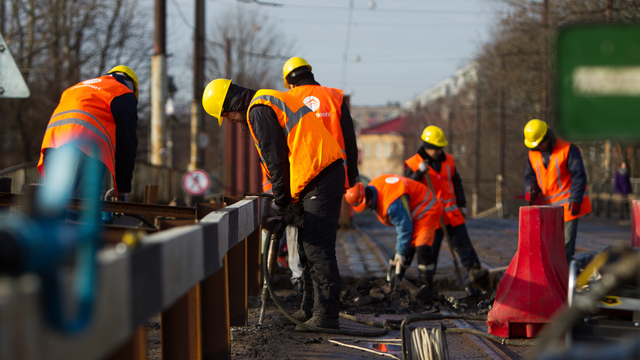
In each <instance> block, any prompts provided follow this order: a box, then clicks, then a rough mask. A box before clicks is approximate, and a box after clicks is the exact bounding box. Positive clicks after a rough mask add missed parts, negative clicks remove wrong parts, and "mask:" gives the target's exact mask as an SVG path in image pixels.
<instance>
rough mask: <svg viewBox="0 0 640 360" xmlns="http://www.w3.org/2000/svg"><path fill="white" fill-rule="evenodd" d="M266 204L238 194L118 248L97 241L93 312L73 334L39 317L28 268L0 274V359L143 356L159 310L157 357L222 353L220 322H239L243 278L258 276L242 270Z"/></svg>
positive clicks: (243, 309)
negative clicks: (14, 274) (19, 273)
mask: <svg viewBox="0 0 640 360" xmlns="http://www.w3.org/2000/svg"><path fill="white" fill-rule="evenodd" d="M267 211H268V201H266V200H265V199H264V198H258V197H247V198H245V199H244V200H240V201H238V202H237V203H234V204H232V205H230V206H227V207H224V208H222V209H219V210H215V211H212V212H210V213H208V214H207V215H206V216H204V217H203V218H202V219H201V220H200V221H199V222H198V223H193V222H194V220H173V221H175V222H176V225H178V224H177V222H182V224H184V223H187V222H189V221H190V222H191V223H192V224H191V225H183V226H177V227H174V228H170V229H167V230H162V231H159V232H155V233H153V234H149V235H147V236H144V237H142V238H141V239H140V244H139V245H138V246H137V247H136V248H134V249H129V250H127V251H126V252H124V253H122V252H117V251H116V250H115V248H114V247H112V246H109V247H105V248H103V249H101V250H100V251H99V253H98V255H97V271H98V278H97V283H98V285H97V295H96V299H95V311H94V313H93V315H92V318H91V322H90V324H89V325H88V327H87V328H86V331H84V332H82V333H80V334H77V335H69V334H65V333H62V332H59V331H56V330H54V329H52V328H51V327H50V326H48V325H47V324H46V323H45V322H44V320H43V313H42V310H41V301H42V300H41V297H40V295H39V284H38V282H39V280H38V279H37V277H36V276H34V275H24V276H21V277H18V278H11V277H5V278H0V359H2V360H14V359H16V360H17V359H21V360H30V359H46V360H48V359H60V360H62V359H64V360H74V359H78V360H103V359H109V360H110V359H114V360H115V359H119V360H122V359H140V360H142V359H146V347H147V343H146V322H147V320H148V319H149V318H150V317H151V316H153V315H155V314H157V313H159V312H161V316H162V353H163V354H162V357H163V359H165V360H172V359H194V358H230V357H231V352H230V351H231V345H230V326H231V325H233V323H234V322H235V323H239V324H243V323H244V324H246V319H247V292H248V286H249V285H248V284H251V282H255V281H256V280H257V278H258V277H257V275H256V274H254V273H252V272H251V270H247V269H249V268H250V263H254V262H258V261H259V250H258V251H254V252H252V253H251V252H250V250H249V249H251V250H256V249H259V244H260V242H259V238H260V236H259V235H260V229H261V226H260V225H261V220H262V217H263V216H264V215H265V214H267ZM254 248H255V249H254ZM248 254H250V255H248ZM249 292H250V291H249Z"/></svg>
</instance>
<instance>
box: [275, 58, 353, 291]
mask: <svg viewBox="0 0 640 360" xmlns="http://www.w3.org/2000/svg"><path fill="white" fill-rule="evenodd" d="M282 78H283V81H284V86H285V87H286V88H287V89H290V90H288V91H287V94H291V95H293V96H295V97H297V98H298V99H300V100H302V102H304V104H305V105H307V107H308V108H310V109H311V110H312V111H313V112H314V113H315V114H316V116H317V117H318V119H320V120H321V121H322V123H323V124H324V126H325V127H326V128H327V130H329V132H330V133H331V135H332V136H333V138H334V139H336V141H337V142H338V144H339V145H340V148H341V149H342V153H343V155H344V156H345V162H344V166H345V173H346V175H347V176H346V177H345V183H344V187H345V191H346V190H347V189H348V188H350V187H352V186H354V185H355V184H356V182H357V181H358V145H357V144H356V133H355V129H354V126H353V119H351V112H350V111H349V106H348V105H347V103H346V101H345V99H344V97H343V94H342V90H340V89H334V88H329V87H325V86H321V85H320V84H319V83H318V82H317V81H316V80H315V78H314V75H313V72H312V71H311V65H309V63H308V62H307V61H306V60H305V59H303V58H301V57H292V58H290V59H289V60H287V62H285V64H284V66H283V67H282ZM295 235H296V230H295V229H292V228H290V227H287V248H288V253H289V257H288V259H289V269H290V270H291V282H292V283H293V286H294V289H296V288H298V287H299V286H300V281H301V275H302V266H301V265H300V257H299V254H296V251H297V250H296V249H298V240H297V237H296V236H295Z"/></svg>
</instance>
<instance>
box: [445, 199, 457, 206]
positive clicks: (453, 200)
mask: <svg viewBox="0 0 640 360" xmlns="http://www.w3.org/2000/svg"><path fill="white" fill-rule="evenodd" d="M455 202H456V199H447V200H442V203H443V204H444V205H447V204H450V203H455Z"/></svg>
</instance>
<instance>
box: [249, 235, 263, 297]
mask: <svg viewBox="0 0 640 360" xmlns="http://www.w3.org/2000/svg"><path fill="white" fill-rule="evenodd" d="M260 245H262V226H258V228H257V229H255V230H254V231H253V232H252V233H251V235H249V237H247V295H251V296H259V295H260V290H261V286H262V284H261V282H262V264H261V261H262V258H261V257H260Z"/></svg>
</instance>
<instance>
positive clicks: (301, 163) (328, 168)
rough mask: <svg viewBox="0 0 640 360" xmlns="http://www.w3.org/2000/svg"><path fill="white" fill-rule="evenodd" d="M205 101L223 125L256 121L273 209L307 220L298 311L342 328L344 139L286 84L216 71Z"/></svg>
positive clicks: (308, 319) (310, 320)
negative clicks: (247, 81) (252, 84)
mask: <svg viewBox="0 0 640 360" xmlns="http://www.w3.org/2000/svg"><path fill="white" fill-rule="evenodd" d="M202 105H203V107H204V109H205V111H206V112H207V113H209V114H210V115H211V116H213V117H214V118H216V119H218V124H219V125H222V121H223V120H224V119H225V118H226V119H227V120H228V121H229V122H237V123H240V124H242V126H243V127H244V126H246V127H248V128H249V131H250V132H251V136H252V137H253V139H254V142H255V144H256V148H257V149H258V153H259V154H260V159H261V162H262V166H263V169H264V170H265V171H266V173H267V175H268V176H269V178H270V180H271V184H272V191H273V195H274V201H273V203H272V210H273V212H274V213H275V214H280V215H284V214H289V213H292V212H293V213H294V214H297V215H299V217H300V218H301V219H302V221H298V222H296V224H295V225H297V226H299V227H300V225H302V228H299V231H300V232H301V235H300V239H301V241H302V246H301V247H302V249H303V251H304V254H305V258H304V259H301V260H302V262H303V264H302V265H303V267H304V274H303V278H304V289H303V296H302V305H301V309H300V310H299V311H297V312H296V313H294V314H293V316H294V317H295V318H296V319H298V320H300V321H305V323H306V324H308V325H311V326H315V327H322V328H333V329H337V328H339V327H340V324H339V319H338V316H339V309H340V289H341V281H340V273H339V271H338V263H337V260H336V233H337V229H338V218H339V215H340V205H341V201H342V194H343V189H344V177H345V173H344V166H343V155H342V150H341V149H340V146H339V145H338V143H337V142H336V140H335V139H334V138H333V137H332V136H331V134H330V133H329V131H327V129H326V128H325V127H324V125H323V124H322V123H321V122H320V120H318V118H317V117H316V116H315V114H314V113H313V112H312V111H311V109H309V108H308V107H307V106H305V105H304V103H303V102H302V101H301V100H299V99H298V98H296V97H294V96H292V95H289V94H286V93H283V92H280V91H276V90H265V89H263V90H258V91H255V90H251V89H246V88H243V87H240V86H238V85H236V84H233V83H232V82H231V80H228V79H216V80H213V81H211V82H210V83H209V84H208V85H207V87H206V88H205V91H204V94H203V96H202ZM314 293H315V296H314ZM296 329H298V330H304V329H305V328H300V327H297V328H296Z"/></svg>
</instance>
